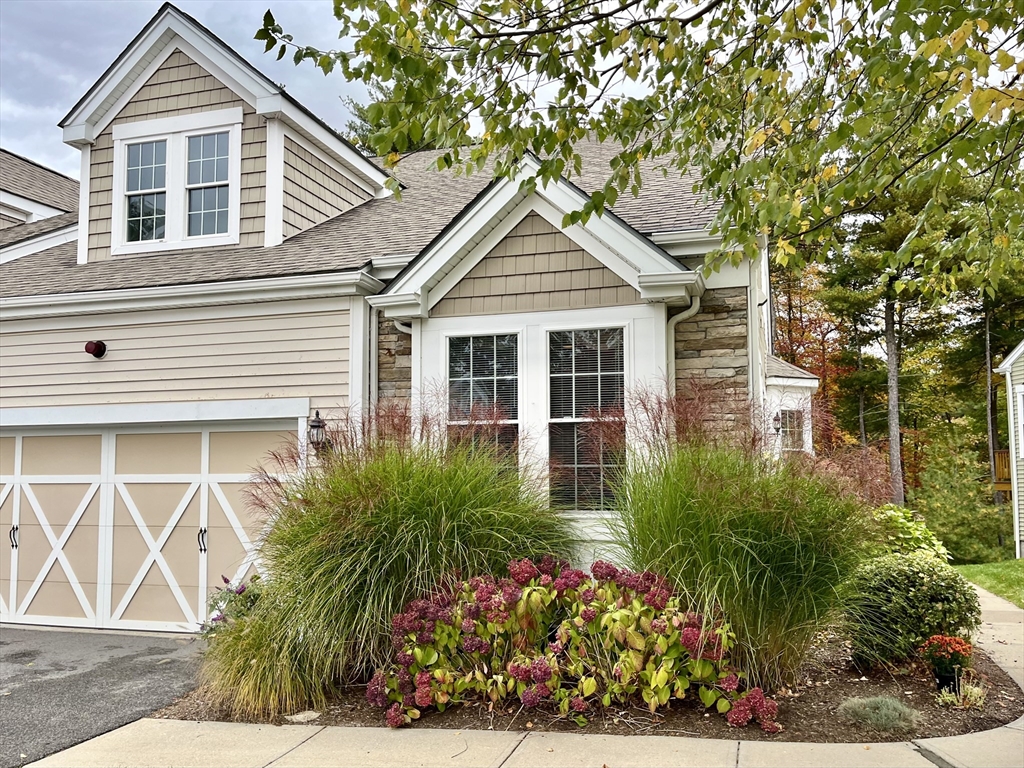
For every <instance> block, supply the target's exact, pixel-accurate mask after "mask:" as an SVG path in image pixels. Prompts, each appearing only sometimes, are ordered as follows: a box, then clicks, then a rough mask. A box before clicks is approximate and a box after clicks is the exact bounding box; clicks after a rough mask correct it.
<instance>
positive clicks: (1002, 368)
mask: <svg viewBox="0 0 1024 768" xmlns="http://www.w3.org/2000/svg"><path fill="white" fill-rule="evenodd" d="M1021 355H1024V341H1022V342H1021V343H1020V344H1018V345H1017V346H1016V347H1014V349H1013V351H1012V352H1011V353H1010V354H1008V355H1007V356H1006V358H1005V359H1004V360H1003V362H1001V363H1000V364H999V367H998V368H995V369H993V371H994V372H995V373H1009V372H1010V368H1012V367H1013V364H1014V363H1015V362H1017V358H1019V357H1020V356H1021Z"/></svg>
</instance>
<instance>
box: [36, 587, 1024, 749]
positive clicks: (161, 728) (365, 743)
mask: <svg viewBox="0 0 1024 768" xmlns="http://www.w3.org/2000/svg"><path fill="white" fill-rule="evenodd" d="M978 591H979V594H980V595H981V599H982V610H983V620H984V623H985V625H984V627H983V629H982V631H981V632H980V633H979V635H978V638H977V640H978V644H979V645H980V646H981V647H983V648H984V649H985V651H986V652H987V653H988V654H989V655H990V656H991V657H992V658H993V660H995V661H996V662H997V663H999V665H1000V666H1002V667H1003V668H1004V669H1006V671H1007V672H1009V673H1010V675H1011V676H1013V678H1014V680H1016V681H1017V683H1018V684H1022V685H1024V611H1022V610H1021V609H1019V608H1017V607H1015V606H1013V605H1012V604H1010V603H1008V602H1007V601H1005V600H1002V599H1001V598H998V597H996V596H995V595H992V594H990V593H988V592H985V591H983V590H978ZM32 765H34V766H62V767H63V768H78V767H81V768H86V766H97V767H99V766H103V767H104V768H106V767H107V766H138V767H139V768H143V767H147V768H149V767H152V768H157V767H158V766H159V767H163V766H180V767H181V768H192V767H195V768H205V766H211V767H216V768H222V767H226V766H231V767H232V768H250V767H251V768H268V767H270V766H272V767H273V768H287V767H289V766H311V767H315V766H337V767H338V768H347V767H348V766H352V767H353V768H377V767H379V768H398V767H399V766H402V767H404V766H409V767H410V768H413V767H415V768H434V767H435V766H437V767H439V768H440V767H444V768H471V767H472V768H476V767H477V766H480V767H481V768H483V767H485V766H493V767H494V768H601V767H602V766H608V768H647V767H648V766H652V767H653V766H658V767H659V768H668V767H669V766H674V767H678V768H688V767H689V766H708V767H709V768H754V767H755V766H793V768H799V767H800V766H825V765H827V766H834V768H845V767H846V766H849V767H850V768H853V767H854V766H856V767H857V768H873V767H874V766H879V767H881V766H896V767H898V768H917V767H918V766H920V768H935V766H938V767H939V768H1024V718H1021V719H1020V720H1017V721H1016V722H1014V723H1011V724H1010V725H1007V726H1003V727H1002V728H996V729H994V730H991V731H985V732H982V733H973V734H968V735H966V736H950V737H945V738H938V739H918V740H916V741H911V742H894V743H886V744H806V743H799V742H784V741H778V742H757V741H731V740H730V741H725V740H712V739H687V738H676V737H672V736H602V735H596V734H595V735H589V734H571V733H504V732H493V731H473V730H467V731H453V730H436V729H427V728H421V729H416V728H404V729H401V730H397V731H393V730H390V729H386V728H339V727H322V726H315V725H288V726H282V727H274V726H263V725H242V724H238V723H205V722H204V723H194V722H184V721H177V720H152V719H144V720H139V721H138V722H135V723H132V724H130V725H127V726H124V727H123V728H119V729H117V730H116V731H111V732H110V733H107V734H105V735H103V736H99V737H97V738H95V739H92V740H91V741H87V742H85V743H83V744H79V745H78V746H76V747H72V748H71V749H68V750H65V751H64V752H59V753H57V754H55V755H51V756H50V757H48V758H46V759H44V760H40V761H39V762H37V763H33V764H32Z"/></svg>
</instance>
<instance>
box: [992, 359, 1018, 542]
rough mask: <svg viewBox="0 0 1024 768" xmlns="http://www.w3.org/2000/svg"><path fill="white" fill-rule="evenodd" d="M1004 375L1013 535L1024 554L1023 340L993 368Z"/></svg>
mask: <svg viewBox="0 0 1024 768" xmlns="http://www.w3.org/2000/svg"><path fill="white" fill-rule="evenodd" d="M995 373H1001V374H1003V375H1004V376H1005V377H1006V421H1007V427H1008V429H1007V431H1008V433H1009V437H1010V467H1009V475H1010V488H1011V509H1012V511H1013V538H1014V540H1015V541H1016V542H1017V545H1016V546H1017V557H1018V558H1020V557H1024V498H1022V494H1024V341H1021V343H1020V344H1018V345H1017V346H1016V348H1014V350H1013V351H1012V352H1011V353H1010V354H1009V355H1007V356H1006V358H1005V359H1004V360H1003V362H1002V365H1000V366H999V367H998V368H996V369H995Z"/></svg>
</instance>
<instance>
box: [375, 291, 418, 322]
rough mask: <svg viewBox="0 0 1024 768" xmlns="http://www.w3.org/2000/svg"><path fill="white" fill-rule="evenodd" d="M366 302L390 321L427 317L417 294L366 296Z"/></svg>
mask: <svg viewBox="0 0 1024 768" xmlns="http://www.w3.org/2000/svg"><path fill="white" fill-rule="evenodd" d="M366 301H367V302H368V303H369V304H370V306H371V307H373V308H374V309H379V310H381V311H382V312H383V313H384V317H386V318H388V319H392V320H407V319H409V318H412V317H426V316H427V307H426V302H424V300H423V296H422V295H421V294H419V293H382V294H377V295H376V296H367V297H366Z"/></svg>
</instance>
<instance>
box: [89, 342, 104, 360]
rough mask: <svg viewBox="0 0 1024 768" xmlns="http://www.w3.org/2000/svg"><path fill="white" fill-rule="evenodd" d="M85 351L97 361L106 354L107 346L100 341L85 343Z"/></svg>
mask: <svg viewBox="0 0 1024 768" xmlns="http://www.w3.org/2000/svg"><path fill="white" fill-rule="evenodd" d="M85 351H86V352H87V353H89V354H90V355H92V356H93V357H95V358H96V359H97V360H99V359H100V358H101V357H103V356H104V355H105V354H107V345H106V344H104V343H103V342H102V341H87V342H85Z"/></svg>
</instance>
